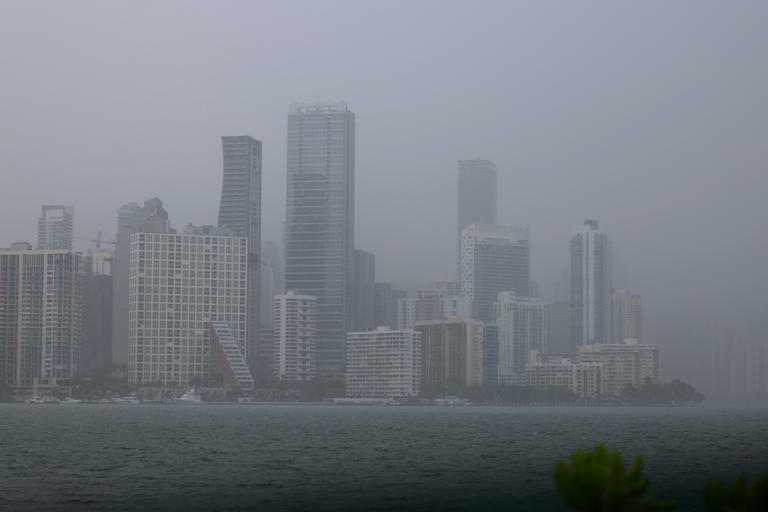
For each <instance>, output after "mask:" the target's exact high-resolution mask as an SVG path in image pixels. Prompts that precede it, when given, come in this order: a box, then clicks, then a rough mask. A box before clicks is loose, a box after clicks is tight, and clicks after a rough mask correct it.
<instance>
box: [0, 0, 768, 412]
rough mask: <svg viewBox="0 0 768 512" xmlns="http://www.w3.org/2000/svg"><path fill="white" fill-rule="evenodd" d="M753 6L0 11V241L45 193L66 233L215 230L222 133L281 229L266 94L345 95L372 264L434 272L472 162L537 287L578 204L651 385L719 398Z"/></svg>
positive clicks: (281, 107)
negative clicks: (631, 300)
mask: <svg viewBox="0 0 768 512" xmlns="http://www.w3.org/2000/svg"><path fill="white" fill-rule="evenodd" d="M767 15H768V5H767V4H765V3H761V2H748V1H744V2H704V1H695V2H694V1H687V2H642V3H641V2H636V3H631V4H630V3H609V2H604V3H598V2H590V3H554V2H529V3H521V2H505V1H502V2H491V1H485V2H481V3H473V2H445V1H423V2H405V1H403V2H375V3H374V2H322V3H321V2H259V3H257V2H245V1H243V2H215V3H214V2H186V1H185V2H125V3H115V2H99V1H92V2H67V3H63V2H62V3H56V2H49V3H41V2H8V1H6V2H3V3H2V4H1V5H0V70H1V73H2V74H1V75H0V77H1V79H0V174H1V176H2V187H0V219H2V220H1V221H0V246H7V245H8V244H9V243H11V242H13V241H17V240H28V241H32V242H33V241H34V239H35V229H36V218H37V216H38V215H39V213H40V205H41V204H43V203H55V204H72V205H75V236H76V237H77V238H78V240H77V243H78V244H79V245H80V248H81V249H84V248H86V247H88V246H89V242H88V241H89V240H90V239H92V238H94V237H95V235H96V233H97V232H98V231H103V232H104V238H107V239H112V237H113V235H114V231H115V222H116V212H117V209H118V208H119V206H120V205H121V204H124V203H126V202H130V201H143V200H144V199H147V198H149V197H152V196H158V197H160V198H161V199H162V200H163V202H164V205H165V207H166V209H167V210H168V212H169V214H170V216H171V222H172V224H173V225H174V227H177V228H180V227H181V226H183V225H184V224H187V223H190V222H191V223H195V224H215V223H216V215H217V209H218V201H219V194H220V187H221V172H222V170H221V141H220V137H221V136H222V135H240V134H247V135H251V136H252V137H254V138H256V139H260V140H262V141H263V143H264V146H263V152H264V159H263V223H262V233H263V236H262V237H263V240H274V241H278V242H279V241H280V240H281V230H282V222H283V219H284V216H285V202H284V201H285V172H286V170H285V153H286V141H285V137H286V135H285V134H286V115H287V112H288V106H289V104H290V102H292V101H302V100H316V99H332V100H344V101H347V102H348V104H349V107H350V109H351V110H352V111H354V112H355V114H356V116H357V160H356V212H355V217H356V218H355V223H356V246H357V247H359V248H361V249H365V250H369V251H372V252H374V253H375V254H376V272H377V280H379V281H391V282H393V283H396V284H397V285H398V286H400V287H402V288H412V287H416V286H420V285H425V284H427V283H429V282H430V281H432V280H436V279H450V278H453V276H454V274H455V244H456V239H455V236H456V172H457V171H456V165H457V160H458V159H464V158H488V159H490V160H492V161H493V162H495V164H496V165H497V168H498V179H499V220H500V222H502V223H508V224H513V225H521V226H526V227H528V228H529V229H530V236H531V243H532V254H531V261H532V275H533V277H534V278H535V279H537V280H538V281H539V282H540V289H541V292H542V295H543V297H544V298H546V299H553V298H555V295H556V290H557V288H558V285H559V280H560V279H561V275H562V272H563V269H565V268H567V266H568V243H569V238H570V235H571V233H572V231H573V230H574V228H575V227H576V226H578V225H579V224H581V223H582V221H583V220H584V219H585V218H587V217H589V218H595V219H598V220H599V221H600V224H601V227H602V229H604V230H605V231H606V232H608V233H609V234H610V235H611V236H612V237H613V240H614V247H615V249H614V250H615V253H614V279H613V281H614V285H615V286H616V287H621V288H628V289H630V290H632V291H633V292H634V293H639V294H640V295H642V297H643V305H644V315H645V319H644V321H645V325H644V327H645V332H646V333H647V338H648V341H649V342H655V343H658V344H659V345H660V346H661V350H662V351H661V357H662V372H663V376H664V377H665V378H669V377H681V378H686V379H688V380H690V381H691V382H693V383H694V384H695V385H696V386H697V387H699V388H701V389H702V390H703V391H704V392H705V393H707V394H708V395H709V396H712V397H715V398H717V397H722V398H724V399H726V398H728V399H732V398H733V393H734V389H736V388H738V385H736V384H733V385H731V384H732V381H733V378H735V376H734V375H730V376H729V375H724V374H722V372H723V370H722V369H716V368H714V366H715V363H716V362H717V360H718V359H719V358H720V357H721V356H722V354H723V353H724V352H723V350H725V351H726V352H728V351H730V349H728V348H727V347H730V346H731V345H730V344H731V343H738V344H755V343H758V344H760V345H759V346H760V347H762V349H761V350H762V352H760V353H762V354H763V356H762V357H763V358H764V359H763V360H762V362H761V363H760V364H762V365H763V366H762V368H763V369H766V365H768V349H767V348H766V345H768V339H767V338H768V336H766V332H768V320H766V318H768V298H766V293H765V290H766V289H768V269H767V267H766V262H768V215H767V214H768V201H766V192H767V191H768V143H767V142H766V141H767V140H768V96H767V95H766V91H768V70H767V69H766V62H768V31H766V29H765V20H766V19H768V18H766V16H767ZM735 350H736V349H735ZM737 359H738V358H737ZM734 364H736V363H734ZM736 366H738V364H736ZM734 368H736V367H734V366H733V365H732V368H731V369H730V370H726V371H725V373H727V372H729V371H733V372H737V373H738V372H739V371H740V370H738V369H734ZM761 378H768V377H765V376H763V377H761ZM729 379H730V380H729ZM729 383H731V384H729ZM750 385H751V384H750ZM727 386H731V388H733V389H730V388H729V389H730V391H729V390H727V389H725V388H726V387H727ZM734 386H736V388H734Z"/></svg>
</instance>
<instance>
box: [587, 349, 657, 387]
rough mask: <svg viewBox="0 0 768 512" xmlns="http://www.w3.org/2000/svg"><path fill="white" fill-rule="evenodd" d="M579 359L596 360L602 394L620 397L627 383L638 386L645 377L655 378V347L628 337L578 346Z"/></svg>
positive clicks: (654, 379) (655, 379) (652, 379)
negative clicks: (602, 369)
mask: <svg viewBox="0 0 768 512" xmlns="http://www.w3.org/2000/svg"><path fill="white" fill-rule="evenodd" d="M577 357H578V360H579V361H592V362H600V363H602V364H603V366H604V367H605V372H604V375H603V379H604V381H605V382H604V386H603V387H604V392H605V394H606V395H609V396H615V397H620V396H621V395H622V394H623V393H624V391H625V389H626V387H627V386H632V387H636V388H638V387H640V386H642V385H643V383H644V382H645V380H646V379H650V380H651V382H658V380H659V349H658V347H657V346H656V345H643V344H639V343H636V342H634V341H630V342H627V343H621V344H595V345H585V346H583V347H581V349H580V350H579V354H578V356H577Z"/></svg>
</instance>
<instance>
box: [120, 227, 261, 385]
mask: <svg viewBox="0 0 768 512" xmlns="http://www.w3.org/2000/svg"><path fill="white" fill-rule="evenodd" d="M218 229H219V228H210V227H209V228H199V229H198V228H190V227H188V228H187V229H185V231H186V232H185V233H183V234H177V233H147V232H138V233H134V234H133V235H131V236H130V241H131V245H130V264H129V268H130V278H129V303H128V318H129V324H128V333H129V335H128V340H129V344H128V348H129V351H128V378H129V380H130V381H131V382H133V383H136V384H153V385H155V384H160V385H163V386H184V387H185V386H188V385H190V383H191V382H193V381H195V380H205V379H206V378H207V377H208V376H209V375H210V346H211V340H210V336H211V329H210V327H211V323H212V322H214V321H219V322H226V324H227V326H228V327H229V329H230V331H231V334H232V336H233V337H234V339H235V340H236V342H237V345H238V347H240V350H241V351H242V353H243V357H247V346H246V340H247V311H248V280H247V265H248V263H247V255H248V239H247V238H245V237H235V236H227V235H217V234H213V233H216V232H218V231H217V230H218ZM195 232H203V233H204V232H207V233H208V234H201V235H198V234H190V233H195Z"/></svg>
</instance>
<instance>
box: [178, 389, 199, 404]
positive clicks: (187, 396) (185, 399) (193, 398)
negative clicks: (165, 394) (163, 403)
mask: <svg viewBox="0 0 768 512" xmlns="http://www.w3.org/2000/svg"><path fill="white" fill-rule="evenodd" d="M174 403H176V404H181V405H195V404H202V403H203V399H202V398H200V393H198V392H197V391H195V390H194V389H190V390H189V391H187V392H186V393H184V394H183V395H181V397H180V398H177V399H176V401H174Z"/></svg>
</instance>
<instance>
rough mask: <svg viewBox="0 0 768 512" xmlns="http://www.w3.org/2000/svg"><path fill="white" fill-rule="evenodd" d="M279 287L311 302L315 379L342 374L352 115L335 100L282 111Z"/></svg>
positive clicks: (350, 230)
mask: <svg viewBox="0 0 768 512" xmlns="http://www.w3.org/2000/svg"><path fill="white" fill-rule="evenodd" d="M286 188H287V191H286V216H285V267H284V269H285V270H284V271H285V288H286V290H290V291H295V292H297V293H301V294H305V295H312V296H314V297H316V298H317V345H316V347H317V359H316V361H317V366H316V368H317V374H318V376H319V377H321V378H323V377H325V378H341V377H342V376H343V372H344V357H345V356H344V345H345V338H346V321H347V319H346V311H347V309H348V305H347V301H348V282H349V274H350V271H351V263H352V258H353V248H354V210H355V115H354V113H352V112H351V111H349V109H348V108H347V105H346V103H343V102H325V103H300V104H294V105H292V106H291V111H290V113H289V114H288V154H287V183H286Z"/></svg>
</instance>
